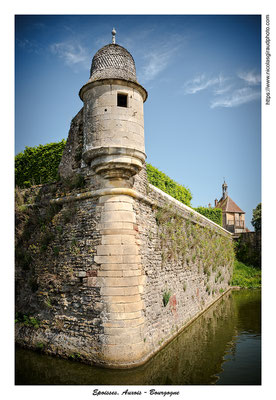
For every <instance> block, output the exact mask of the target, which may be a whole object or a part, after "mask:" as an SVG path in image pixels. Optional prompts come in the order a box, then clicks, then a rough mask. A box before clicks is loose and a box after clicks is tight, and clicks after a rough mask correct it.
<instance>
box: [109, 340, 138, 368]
mask: <svg viewBox="0 0 276 400" xmlns="http://www.w3.org/2000/svg"><path fill="white" fill-rule="evenodd" d="M144 349H145V344H144V342H143V341H141V342H140V343H135V344H130V345H127V344H124V345H112V344H110V345H109V344H106V345H103V347H102V352H103V355H104V358H105V359H106V360H107V361H108V362H110V363H111V362H114V363H130V362H131V361H135V360H140V359H141V358H142V357H143V355H144V351H145V350H144Z"/></svg>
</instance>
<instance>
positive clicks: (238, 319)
mask: <svg viewBox="0 0 276 400" xmlns="http://www.w3.org/2000/svg"><path fill="white" fill-rule="evenodd" d="M260 300H261V293H260V291H249V290H248V291H247V290H243V291H239V292H232V293H229V294H227V295H226V296H224V297H223V298H222V299H221V300H220V301H219V302H217V303H216V304H215V305H214V306H212V307H211V308H210V309H209V310H208V311H207V312H205V313H204V314H203V315H202V316H201V317H200V318H198V319H197V320H196V321H195V322H194V323H193V324H191V325H190V326H189V327H188V328H187V329H186V330H185V331H184V332H183V333H182V334H181V335H179V336H178V337H177V338H176V339H175V340H174V341H173V342H171V343H170V344H169V345H168V346H167V347H166V348H165V349H163V350H162V351H161V352H159V353H158V354H157V355H156V356H155V357H154V358H153V359H152V360H150V361H149V362H148V363H147V364H145V365H144V366H142V367H139V368H136V369H132V370H107V369H101V368H96V367H92V366H88V365H84V364H81V363H77V362H73V361H67V360H62V359H57V358H53V357H49V356H45V355H41V354H39V353H35V352H32V351H28V350H25V349H21V348H18V349H17V350H16V384H19V385H20V384H21V385H22V384H23V385H24V384H29V385H39V384H43V385H47V384H50V385H54V384H57V385H65V384H73V385H126V386H127V385H185V384H190V385H193V384H215V383H217V384H260V383H261V347H260V346H261V342H260V337H261V306H260V304H261V303H260Z"/></svg>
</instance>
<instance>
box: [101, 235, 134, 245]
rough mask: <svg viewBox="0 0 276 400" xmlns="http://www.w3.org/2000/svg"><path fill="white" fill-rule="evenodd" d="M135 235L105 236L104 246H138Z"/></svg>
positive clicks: (103, 237)
mask: <svg viewBox="0 0 276 400" xmlns="http://www.w3.org/2000/svg"><path fill="white" fill-rule="evenodd" d="M136 243H137V240H136V238H135V236H134V235H103V236H102V244H117V245H118V244H136Z"/></svg>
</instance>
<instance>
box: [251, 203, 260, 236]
mask: <svg viewBox="0 0 276 400" xmlns="http://www.w3.org/2000/svg"><path fill="white" fill-rule="evenodd" d="M251 224H252V225H253V226H254V229H255V231H256V232H258V231H260V230H261V228H262V203H259V204H258V205H257V207H256V208H254V210H253V217H252V220H251Z"/></svg>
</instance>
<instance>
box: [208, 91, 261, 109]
mask: <svg viewBox="0 0 276 400" xmlns="http://www.w3.org/2000/svg"><path fill="white" fill-rule="evenodd" d="M260 96H261V92H260V90H255V89H252V88H250V87H244V88H241V89H236V90H234V91H233V92H232V93H231V94H230V95H229V96H227V97H220V98H218V99H215V100H213V101H212V103H211V108H215V107H228V108H229V107H237V106H239V105H241V104H245V103H249V102H250V101H253V100H257V99H259V98H260Z"/></svg>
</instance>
